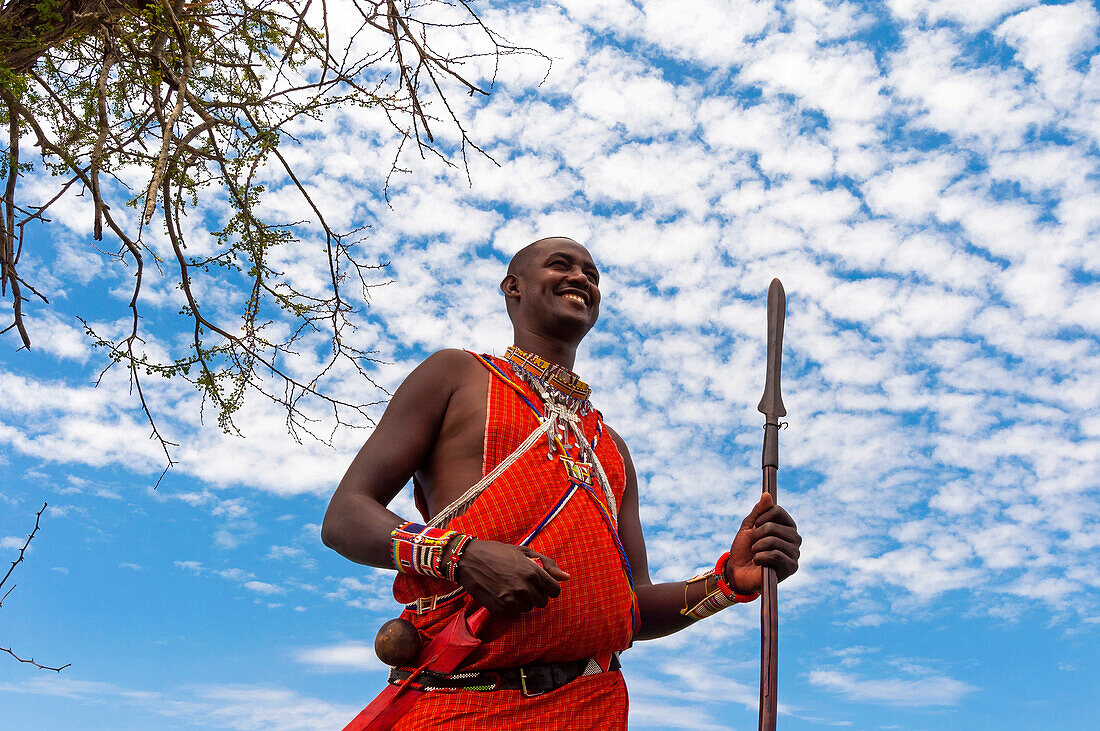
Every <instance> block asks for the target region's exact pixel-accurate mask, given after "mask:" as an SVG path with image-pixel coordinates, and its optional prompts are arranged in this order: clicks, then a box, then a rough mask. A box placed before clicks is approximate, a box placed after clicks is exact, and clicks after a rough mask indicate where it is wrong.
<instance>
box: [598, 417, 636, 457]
mask: <svg viewBox="0 0 1100 731" xmlns="http://www.w3.org/2000/svg"><path fill="white" fill-rule="evenodd" d="M603 428H604V429H606V430H607V435H608V436H609V437H611V441H613V442H615V446H616V447H618V448H619V454H621V455H622V457H623V459H624V460H626V461H628V462H629V461H630V450H629V449H627V448H626V441H625V440H624V439H623V438H622V437H621V436H619V432H617V431H615V430H614V429H612V428H611V427H610V426H608V425H607V424H606V423H605V424H604V425H603Z"/></svg>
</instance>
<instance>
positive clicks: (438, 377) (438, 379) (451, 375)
mask: <svg viewBox="0 0 1100 731" xmlns="http://www.w3.org/2000/svg"><path fill="white" fill-rule="evenodd" d="M479 370H481V366H480V364H479V363H478V361H477V358H475V357H474V356H473V355H472V354H470V353H468V352H466V351H465V350H460V349H458V348H445V349H443V350H437V351H436V352H434V353H432V354H431V355H429V356H428V357H427V358H425V359H424V362H423V363H421V364H420V365H418V366H417V367H416V368H415V369H414V370H413V372H412V373H410V374H409V375H408V378H406V379H405V382H406V383H408V382H409V381H412V382H413V383H414V384H433V385H434V386H435V387H436V388H437V389H439V390H441V391H453V390H454V389H455V388H457V387H458V386H459V385H461V384H462V383H463V382H465V381H466V380H467V379H468V378H469V377H470V375H471V374H473V373H477V372H478V371H479ZM402 385H404V384H402ZM448 387H449V388H448Z"/></svg>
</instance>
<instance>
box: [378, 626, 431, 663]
mask: <svg viewBox="0 0 1100 731" xmlns="http://www.w3.org/2000/svg"><path fill="white" fill-rule="evenodd" d="M420 648H421V641H420V633H419V632H417V631H416V627H414V626H413V623H412V622H410V621H408V620H407V619H401V618H398V619H391V620H390V621H389V622H386V623H385V624H384V625H382V626H381V627H380V628H379V629H378V634H377V635H375V636H374V654H376V655H378V659H379V660H381V661H382V662H384V663H386V664H387V665H390V666H392V667H404V666H408V665H411V664H412V663H413V660H415V659H416V656H417V655H419V654H420Z"/></svg>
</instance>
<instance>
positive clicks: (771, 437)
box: [757, 279, 787, 731]
mask: <svg viewBox="0 0 1100 731" xmlns="http://www.w3.org/2000/svg"><path fill="white" fill-rule="evenodd" d="M786 313H787V295H786V293H785V292H784V291H783V283H782V282H780V281H779V280H778V279H773V280H772V283H771V286H770V287H768V359H767V371H766V372H765V378H764V395H763V396H762V397H761V398H760V405H759V406H757V409H758V410H759V411H760V413H761V414H763V415H764V417H765V420H764V453H763V457H762V459H761V460H760V466H761V467H762V468H763V470H764V492H767V493H770V494H771V496H772V499H773V500H775V501H777V502H778V499H779V496H778V494H777V490H776V483H775V473H776V471H777V470H778V469H779V427H780V421H779V417H781V416H786V415H787V410H786V409H785V408H784V407H783V395H782V393H781V392H780V387H779V372H780V367H781V363H782V360H783V320H784V318H785V317H786ZM777 585H778V582H777V581H776V577H775V570H774V569H771V568H768V567H764V578H763V586H761V588H760V731H775V720H776V706H777V701H778V696H777V687H776V686H777V682H778V680H779V643H778V641H779V600H778V598H777V596H776V588H777Z"/></svg>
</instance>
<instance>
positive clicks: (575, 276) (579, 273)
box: [565, 267, 588, 288]
mask: <svg viewBox="0 0 1100 731" xmlns="http://www.w3.org/2000/svg"><path fill="white" fill-rule="evenodd" d="M565 278H566V280H567V281H569V282H570V283H574V284H580V283H583V284H584V286H585V288H587V287H588V275H587V274H585V273H584V270H583V269H581V268H580V267H573V268H572V269H570V270H569V273H568V274H567V275H566V277H565Z"/></svg>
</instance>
